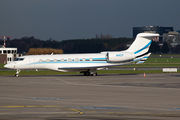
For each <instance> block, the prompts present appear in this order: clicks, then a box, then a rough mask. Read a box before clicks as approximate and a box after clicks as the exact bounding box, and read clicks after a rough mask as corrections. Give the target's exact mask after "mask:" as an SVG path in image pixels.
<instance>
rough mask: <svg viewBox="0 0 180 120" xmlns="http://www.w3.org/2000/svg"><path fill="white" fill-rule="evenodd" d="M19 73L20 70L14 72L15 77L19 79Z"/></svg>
mask: <svg viewBox="0 0 180 120" xmlns="http://www.w3.org/2000/svg"><path fill="white" fill-rule="evenodd" d="M20 72H21V70H18V69H17V72H16V74H15V77H19V73H20Z"/></svg>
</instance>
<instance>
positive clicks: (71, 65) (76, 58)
mask: <svg viewBox="0 0 180 120" xmlns="http://www.w3.org/2000/svg"><path fill="white" fill-rule="evenodd" d="M158 36H159V34H155V33H139V34H137V36H136V39H135V40H134V42H133V43H132V45H131V46H130V47H129V48H128V49H127V50H123V51H104V52H100V53H86V54H51V55H27V56H21V57H18V58H16V59H15V60H14V61H12V62H10V63H8V64H6V65H5V66H4V67H5V68H9V69H16V70H17V72H16V74H15V77H19V73H20V71H21V70H26V69H27V70H29V69H35V70H38V69H47V70H54V71H60V72H70V71H77V72H80V73H83V74H84V75H85V76H90V75H92V76H96V75H97V70H102V69H107V68H109V67H114V66H121V65H128V64H141V63H144V62H145V60H146V59H147V58H148V57H149V56H150V54H151V53H148V51H149V47H150V45H151V43H152V39H153V38H154V37H158Z"/></svg>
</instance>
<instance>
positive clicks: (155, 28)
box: [133, 26, 174, 42]
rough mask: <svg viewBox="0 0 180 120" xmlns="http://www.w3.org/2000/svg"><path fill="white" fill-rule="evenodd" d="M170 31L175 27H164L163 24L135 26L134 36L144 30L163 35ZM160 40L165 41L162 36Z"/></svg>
mask: <svg viewBox="0 0 180 120" xmlns="http://www.w3.org/2000/svg"><path fill="white" fill-rule="evenodd" d="M169 31H174V30H173V27H162V26H145V27H133V38H135V37H136V35H137V34H138V33H143V32H151V33H159V34H160V35H163V34H164V33H168V32H169ZM159 42H163V41H162V39H161V38H160V39H159Z"/></svg>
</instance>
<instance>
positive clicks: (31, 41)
mask: <svg viewBox="0 0 180 120" xmlns="http://www.w3.org/2000/svg"><path fill="white" fill-rule="evenodd" d="M133 41H134V39H133V38H121V37H120V38H113V37H112V36H110V35H107V36H101V37H98V36H96V38H92V39H72V40H63V41H56V40H52V39H49V40H40V39H36V38H35V37H33V36H32V37H22V38H20V39H11V40H6V47H15V48H17V49H18V53H22V52H25V53H28V51H29V50H30V48H53V49H59V50H62V52H63V53H98V52H102V51H120V50H125V49H127V48H128V47H127V44H131V43H132V42H133ZM3 44H4V40H2V39H1V40H0V45H3ZM44 51H45V49H44ZM149 51H150V52H152V53H168V52H171V53H180V45H177V46H176V47H174V48H171V47H169V44H168V43H166V42H165V43H163V46H159V43H158V42H152V44H151V47H150V50H149ZM54 53H55V52H54Z"/></svg>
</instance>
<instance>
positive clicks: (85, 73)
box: [81, 71, 97, 76]
mask: <svg viewBox="0 0 180 120" xmlns="http://www.w3.org/2000/svg"><path fill="white" fill-rule="evenodd" d="M81 73H83V74H84V76H97V72H90V71H84V72H81Z"/></svg>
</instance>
